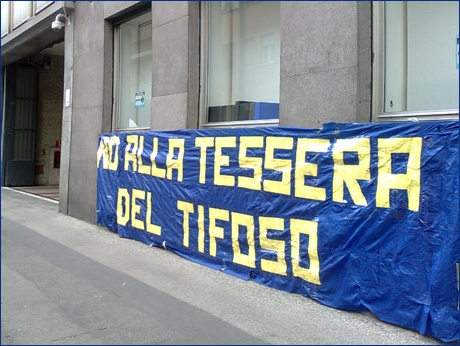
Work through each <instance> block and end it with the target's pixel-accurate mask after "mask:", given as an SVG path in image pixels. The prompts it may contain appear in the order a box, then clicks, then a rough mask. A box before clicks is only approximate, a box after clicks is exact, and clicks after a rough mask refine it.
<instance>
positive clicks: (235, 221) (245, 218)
mask: <svg viewBox="0 0 460 346" xmlns="http://www.w3.org/2000/svg"><path fill="white" fill-rule="evenodd" d="M240 225H241V226H244V227H246V240H247V242H248V246H249V251H248V254H247V255H245V254H243V253H241V248H240V242H239V240H238V237H239V234H240V232H239V226H240ZM232 248H233V262H234V263H237V264H241V265H244V266H246V267H249V268H255V267H256V250H255V247H254V217H253V216H251V215H246V214H239V213H232Z"/></svg>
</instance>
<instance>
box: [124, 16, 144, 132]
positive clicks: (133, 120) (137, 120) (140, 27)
mask: <svg viewBox="0 0 460 346" xmlns="http://www.w3.org/2000/svg"><path fill="white" fill-rule="evenodd" d="M151 18H152V15H151V13H150V12H149V13H146V14H145V15H142V16H140V17H137V18H135V19H132V20H130V21H128V22H126V23H123V24H122V25H120V37H119V42H120V53H119V57H120V67H119V78H118V80H119V83H118V119H117V128H119V129H123V128H131V127H150V113H151V95H152V22H151Z"/></svg>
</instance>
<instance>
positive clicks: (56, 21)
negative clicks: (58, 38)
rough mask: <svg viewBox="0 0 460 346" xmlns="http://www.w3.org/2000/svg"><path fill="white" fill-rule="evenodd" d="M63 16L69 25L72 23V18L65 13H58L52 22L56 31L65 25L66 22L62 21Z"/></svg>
mask: <svg viewBox="0 0 460 346" xmlns="http://www.w3.org/2000/svg"><path fill="white" fill-rule="evenodd" d="M61 18H64V19H65V20H67V25H70V20H69V18H67V16H65V15H63V14H58V15H57V16H56V19H55V20H54V22H52V23H51V29H53V30H54V31H59V30H61V29H62V28H63V27H64V23H63V22H61V21H60V19H61Z"/></svg>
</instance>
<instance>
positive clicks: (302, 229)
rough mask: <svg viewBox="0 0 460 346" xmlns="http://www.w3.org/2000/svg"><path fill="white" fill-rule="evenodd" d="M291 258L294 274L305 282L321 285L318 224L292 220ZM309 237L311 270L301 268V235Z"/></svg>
mask: <svg viewBox="0 0 460 346" xmlns="http://www.w3.org/2000/svg"><path fill="white" fill-rule="evenodd" d="M290 221H291V257H292V274H293V275H294V276H296V277H299V278H301V279H303V280H305V281H308V282H311V283H313V284H317V285H321V281H320V279H319V258H318V223H316V222H313V221H307V220H297V219H291V220H290ZM301 234H307V235H308V238H309V239H308V257H309V258H310V268H308V269H307V268H303V267H301V266H300V235H301Z"/></svg>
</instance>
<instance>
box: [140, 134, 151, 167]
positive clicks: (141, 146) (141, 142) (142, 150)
mask: <svg viewBox="0 0 460 346" xmlns="http://www.w3.org/2000/svg"><path fill="white" fill-rule="evenodd" d="M143 152H144V136H139V148H138V149H137V166H138V169H137V171H138V172H139V173H141V174H149V175H150V171H151V169H150V168H151V167H150V166H145V165H144V164H143V162H142V153H143Z"/></svg>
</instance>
